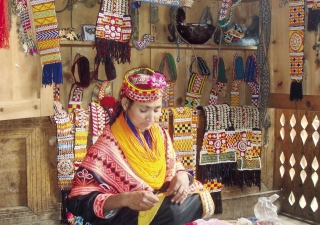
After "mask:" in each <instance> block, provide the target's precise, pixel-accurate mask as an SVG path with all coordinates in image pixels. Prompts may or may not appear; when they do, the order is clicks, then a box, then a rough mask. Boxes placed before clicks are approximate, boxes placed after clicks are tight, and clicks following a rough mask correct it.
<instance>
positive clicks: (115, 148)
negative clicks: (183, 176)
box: [67, 124, 214, 225]
mask: <svg viewBox="0 0 320 225" xmlns="http://www.w3.org/2000/svg"><path fill="white" fill-rule="evenodd" d="M156 126H157V127H158V129H160V130H161V132H162V134H163V140H164V144H165V149H166V175H165V182H164V183H166V182H170V181H171V179H172V178H173V177H174V176H175V174H176V172H177V171H179V170H180V171H181V170H185V168H184V167H183V165H182V164H181V162H179V161H177V160H176V155H175V152H174V149H173V145H172V142H171V139H170V136H169V134H168V133H167V131H166V130H164V129H163V128H161V127H160V126H159V125H158V124H156ZM137 190H150V191H154V190H153V188H152V187H151V186H149V185H148V184H147V183H146V182H145V181H143V180H142V179H141V178H140V177H138V176H137V175H136V174H135V172H134V171H133V170H132V168H131V167H130V165H129V164H128V161H127V159H126V158H125V156H124V153H123V152H122V150H121V149H120V147H119V143H118V142H117V140H115V137H114V135H113V134H112V133H111V129H110V126H107V128H106V129H105V130H104V133H103V134H102V135H101V136H100V137H99V139H98V140H97V142H96V143H95V144H94V145H92V147H91V148H90V149H89V150H88V153H87V155H86V157H85V158H84V159H83V161H82V164H81V165H80V168H79V170H78V171H77V173H76V175H75V178H74V182H73V187H72V190H71V193H70V195H69V197H68V200H67V208H68V209H69V210H70V211H71V212H72V213H73V214H74V215H77V216H81V217H83V218H84V221H87V222H90V223H91V224H117V225H120V224H136V221H137V216H138V212H137V211H134V210H130V209H129V208H126V209H125V210H124V208H122V209H119V211H120V212H119V211H118V212H115V213H114V214H112V212H108V213H109V215H107V216H106V215H105V212H104V210H103V206H104V204H105V202H106V201H107V199H108V198H109V197H110V196H111V195H113V194H117V193H122V192H131V191H137ZM189 191H190V193H197V194H194V195H192V194H189V196H190V200H189V204H187V203H186V202H187V201H186V202H185V203H184V204H181V206H180V204H174V203H171V202H170V199H171V197H170V196H169V197H166V198H170V199H169V200H168V201H167V203H165V202H164V203H162V205H163V204H168V205H170V204H172V205H175V206H174V207H176V208H177V207H180V208H181V207H183V212H184V213H182V214H181V215H182V216H183V217H187V216H188V214H190V215H192V216H195V215H194V214H195V213H197V216H196V217H198V218H199V215H200V217H201V216H203V215H204V216H209V215H212V214H213V210H214V206H213V202H212V199H211V197H210V194H207V193H209V192H207V191H204V189H203V186H202V184H201V183H200V182H198V181H195V182H194V183H193V184H192V185H190V186H189ZM203 193H205V194H203ZM198 194H200V197H199V195H198ZM187 199H189V197H188V198H187ZM200 199H201V200H202V203H201V201H200ZM201 206H202V207H201ZM165 207H166V208H168V207H170V206H168V207H167V206H165ZM165 207H163V209H166V208H165ZM187 208H189V210H187ZM116 210H118V209H116ZM174 210H176V209H174ZM111 211H113V210H111ZM128 211H131V212H130V213H128ZM160 211H161V208H160V209H159V211H158V213H159V212H160ZM190 211H192V212H190ZM199 213H200V214H199ZM119 214H121V215H119ZM124 214H126V215H127V220H123V219H122V220H121V222H120V221H119V220H114V218H115V217H117V216H121V217H124V216H123V215H124ZM109 217H110V218H109ZM155 218H157V217H155ZM194 219H197V218H195V217H192V218H191V217H190V221H191V220H194ZM109 220H110V221H109ZM174 220H175V219H172V221H173V223H175V222H174ZM108 221H109V222H108ZM134 221H135V222H134ZM158 222H159V221H158ZM160 224H164V223H162V222H160ZM165 224H167V223H165ZM177 224H178V223H176V224H175V225H177Z"/></svg>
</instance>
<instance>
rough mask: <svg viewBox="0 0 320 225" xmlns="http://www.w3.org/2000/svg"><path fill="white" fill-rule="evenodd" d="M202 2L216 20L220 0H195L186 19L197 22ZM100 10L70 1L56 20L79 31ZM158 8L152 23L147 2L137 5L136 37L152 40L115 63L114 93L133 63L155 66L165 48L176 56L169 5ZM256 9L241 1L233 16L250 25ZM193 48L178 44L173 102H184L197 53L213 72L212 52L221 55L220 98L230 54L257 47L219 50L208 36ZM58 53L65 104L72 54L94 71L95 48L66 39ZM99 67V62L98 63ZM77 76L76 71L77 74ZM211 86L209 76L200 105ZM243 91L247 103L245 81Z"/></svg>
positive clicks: (243, 53) (225, 95) (226, 91)
mask: <svg viewBox="0 0 320 225" xmlns="http://www.w3.org/2000/svg"><path fill="white" fill-rule="evenodd" d="M58 4H63V3H62V2H57V9H59V8H62V6H58ZM205 6H210V11H211V13H212V16H213V19H214V23H216V22H217V18H218V10H219V9H220V6H221V1H209V0H203V1H195V3H194V5H193V6H192V9H185V12H186V21H187V22H193V23H197V22H199V20H200V16H201V14H202V11H203V9H204V7H205ZM98 10H99V5H96V6H95V7H93V8H86V7H85V6H84V4H82V3H76V4H74V5H73V10H72V11H68V10H66V11H64V12H62V13H58V21H59V26H60V27H64V28H67V27H74V28H75V29H77V30H78V31H81V24H95V21H96V15H97V13H98ZM158 10H159V21H158V22H157V23H155V24H150V22H149V21H150V4H148V3H142V7H141V8H139V38H142V36H143V35H144V34H152V35H153V36H154V37H155V43H152V44H150V45H149V46H148V47H147V48H146V49H144V50H142V51H138V50H136V49H135V48H134V47H133V46H132V49H131V63H130V64H128V63H126V64H119V65H116V71H117V78H116V79H115V80H114V81H113V85H112V86H113V95H114V96H115V97H117V95H118V92H119V89H120V87H121V84H122V80H123V75H124V74H125V73H126V72H127V71H128V70H130V69H132V68H136V67H149V68H152V69H154V70H157V69H158V67H159V64H160V61H161V59H162V55H163V53H164V52H169V53H171V54H172V55H173V57H174V58H176V57H177V56H178V49H177V45H176V44H174V43H169V42H168V40H167V37H168V36H170V33H169V31H168V29H167V26H168V24H169V23H170V18H169V10H170V7H167V6H160V5H159V6H158ZM258 13H259V3H258V1H244V3H240V4H238V5H237V6H236V7H235V10H234V13H233V20H234V21H235V22H237V23H238V24H241V23H244V24H247V26H249V25H250V24H251V22H252V21H251V19H252V16H253V15H256V14H258ZM193 47H194V49H195V51H193V50H192V47H191V46H190V45H185V44H184V45H181V47H180V62H176V66H177V71H178V78H177V82H176V86H175V106H183V105H184V99H185V94H186V90H187V83H188V78H189V73H188V67H189V64H190V61H191V57H192V56H193V55H194V54H196V55H198V56H201V57H202V58H203V59H204V60H205V61H206V62H207V64H208V67H209V68H210V70H211V72H212V56H213V55H218V54H219V56H220V57H222V58H223V59H224V62H225V66H226V76H227V78H228V85H227V86H228V87H227V88H225V89H224V90H223V91H222V94H221V96H220V102H229V101H230V95H229V93H230V87H231V81H232V57H233V54H238V55H239V56H242V57H243V59H244V61H245V60H246V58H247V56H248V55H249V54H251V53H254V52H255V49H256V47H253V48H252V47H246V48H243V47H236V46H232V47H230V46H227V47H221V50H220V51H218V46H217V45H215V44H214V43H213V39H212V38H211V39H210V40H209V41H208V42H207V43H206V44H205V45H194V46H193ZM61 53H62V57H63V66H64V67H63V70H64V78H65V83H64V85H62V86H61V89H60V91H61V99H62V102H63V104H64V105H65V106H67V101H68V95H69V90H70V86H71V83H70V82H71V79H70V77H71V73H70V66H71V64H72V61H73V58H74V56H75V54H76V53H80V54H82V55H84V56H86V57H87V58H88V59H89V61H90V70H91V71H93V67H94V65H93V60H94V57H95V54H96V50H95V49H94V48H93V43H88V44H87V45H86V46H84V45H83V43H81V44H79V45H78V44H77V43H76V42H74V43H70V42H68V43H65V42H63V43H62V45H61ZM101 67H102V66H101ZM101 67H100V70H99V79H106V76H105V73H104V70H103V68H101ZM76 76H77V75H76ZM211 87H212V80H211V79H209V80H208V82H207V84H206V87H205V90H204V93H203V98H202V105H206V104H207V102H208V98H209V94H210V91H211ZM92 89H93V81H92V84H91V86H90V87H89V88H87V89H86V90H85V91H84V101H83V103H84V107H85V108H86V106H87V105H88V103H89V102H90V101H91V93H92ZM242 90H243V95H242V96H241V102H242V104H246V103H248V104H250V101H251V95H250V93H249V92H250V91H249V89H248V88H246V87H245V85H244V86H243V87H242Z"/></svg>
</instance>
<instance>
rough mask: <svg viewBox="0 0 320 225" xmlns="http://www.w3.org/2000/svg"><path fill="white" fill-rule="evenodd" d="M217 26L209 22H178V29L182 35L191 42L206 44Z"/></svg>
mask: <svg viewBox="0 0 320 225" xmlns="http://www.w3.org/2000/svg"><path fill="white" fill-rule="evenodd" d="M215 29H216V27H215V26H213V25H209V24H195V23H178V24H177V30H178V32H179V34H180V35H181V37H182V38H183V39H185V40H186V41H187V42H188V43H190V44H204V43H206V42H207V41H208V40H209V39H210V38H211V36H212V34H213V32H214V31H215Z"/></svg>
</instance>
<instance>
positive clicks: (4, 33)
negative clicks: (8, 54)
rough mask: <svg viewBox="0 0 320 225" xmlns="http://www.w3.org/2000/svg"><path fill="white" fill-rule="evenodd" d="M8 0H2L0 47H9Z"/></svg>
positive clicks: (0, 2) (0, 6)
mask: <svg viewBox="0 0 320 225" xmlns="http://www.w3.org/2000/svg"><path fill="white" fill-rule="evenodd" d="M8 13H9V12H8V0H1V1H0V49H1V48H4V49H9V48H10V45H9V32H10V31H9V25H10V23H9V22H10V21H9V14H8Z"/></svg>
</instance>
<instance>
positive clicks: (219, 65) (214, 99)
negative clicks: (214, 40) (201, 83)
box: [209, 55, 227, 105]
mask: <svg viewBox="0 0 320 225" xmlns="http://www.w3.org/2000/svg"><path fill="white" fill-rule="evenodd" d="M212 61H213V73H214V75H215V76H212V81H213V85H214V87H212V89H211V93H210V97H209V105H217V104H218V97H219V94H220V92H221V90H222V88H223V87H224V86H226V84H227V78H226V71H225V65H224V62H223V59H222V58H219V60H218V57H217V56H216V55H214V56H213V57H212Z"/></svg>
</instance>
